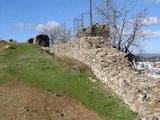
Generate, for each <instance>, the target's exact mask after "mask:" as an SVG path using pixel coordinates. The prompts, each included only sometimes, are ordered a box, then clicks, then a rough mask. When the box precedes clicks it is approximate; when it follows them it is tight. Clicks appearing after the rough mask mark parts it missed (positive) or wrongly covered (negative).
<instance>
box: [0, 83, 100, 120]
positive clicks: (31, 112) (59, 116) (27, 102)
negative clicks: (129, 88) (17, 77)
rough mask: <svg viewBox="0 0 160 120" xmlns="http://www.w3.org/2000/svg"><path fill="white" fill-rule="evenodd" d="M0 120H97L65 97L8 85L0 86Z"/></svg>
mask: <svg viewBox="0 0 160 120" xmlns="http://www.w3.org/2000/svg"><path fill="white" fill-rule="evenodd" d="M0 120H101V119H100V118H99V117H98V115H97V114H96V113H95V112H91V111H89V110H88V109H86V108H84V107H83V106H82V105H81V104H80V103H78V102H77V101H74V100H72V99H70V98H68V97H65V96H61V95H60V94H57V93H54V92H51V91H44V90H41V89H38V88H33V87H28V86H26V85H23V84H22V83H19V82H17V81H12V82H9V83H7V84H3V85H0Z"/></svg>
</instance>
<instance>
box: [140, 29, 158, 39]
mask: <svg viewBox="0 0 160 120" xmlns="http://www.w3.org/2000/svg"><path fill="white" fill-rule="evenodd" d="M143 34H144V35H145V36H146V37H147V38H159V39H160V31H150V30H144V31H143Z"/></svg>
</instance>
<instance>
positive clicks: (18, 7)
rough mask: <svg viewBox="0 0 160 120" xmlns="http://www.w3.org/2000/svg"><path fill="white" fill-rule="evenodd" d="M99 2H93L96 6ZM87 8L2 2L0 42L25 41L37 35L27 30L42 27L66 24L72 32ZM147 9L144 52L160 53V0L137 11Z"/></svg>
mask: <svg viewBox="0 0 160 120" xmlns="http://www.w3.org/2000/svg"><path fill="white" fill-rule="evenodd" d="M99 1H100V0H93V4H94V5H95V4H99ZM88 6H89V0H0V38H13V39H16V40H18V41H25V40H26V39H28V38H30V37H32V36H34V35H36V34H37V31H35V30H33V29H27V28H28V27H27V26H30V27H32V26H38V25H43V24H49V25H50V24H51V25H52V24H54V23H57V24H58V23H59V24H63V23H64V22H65V23H66V25H67V27H69V28H70V29H73V18H74V17H75V16H77V15H79V14H80V13H81V12H82V11H88ZM144 7H145V8H147V11H148V16H149V17H150V18H151V21H150V23H148V26H147V28H146V32H147V34H148V39H147V40H146V42H145V43H144V45H143V48H144V52H147V53H160V13H159V11H160V0H139V5H138V8H139V9H141V8H144ZM135 11H136V10H135ZM18 26H21V27H24V29H20V28H19V27H18Z"/></svg>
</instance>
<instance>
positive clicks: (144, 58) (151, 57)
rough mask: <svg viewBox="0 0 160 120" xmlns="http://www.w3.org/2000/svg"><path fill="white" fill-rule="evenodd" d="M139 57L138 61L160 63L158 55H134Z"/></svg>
mask: <svg viewBox="0 0 160 120" xmlns="http://www.w3.org/2000/svg"><path fill="white" fill-rule="evenodd" d="M135 55H136V56H137V57H139V60H140V61H150V62H158V61H160V54H158V53H157V54H156V53H141V54H135Z"/></svg>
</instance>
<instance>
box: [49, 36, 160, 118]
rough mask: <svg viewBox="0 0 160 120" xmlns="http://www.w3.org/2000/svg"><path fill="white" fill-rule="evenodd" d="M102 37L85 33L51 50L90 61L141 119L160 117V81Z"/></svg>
mask: <svg viewBox="0 0 160 120" xmlns="http://www.w3.org/2000/svg"><path fill="white" fill-rule="evenodd" d="M104 43H105V42H104V39H103V37H82V38H79V39H78V38H77V39H75V40H73V41H72V42H70V43H65V44H57V45H54V46H53V47H51V48H49V52H50V53H51V54H56V55H58V56H67V57H71V58H74V59H77V60H79V61H81V62H83V63H85V64H87V65H88V66H89V67H90V68H91V70H92V71H93V73H94V74H95V75H96V76H97V78H99V79H100V80H102V82H103V83H105V84H106V85H107V86H108V87H110V88H111V89H112V90H113V91H114V92H115V93H116V94H117V95H118V96H119V97H120V98H121V99H122V100H123V101H124V102H125V103H126V104H128V105H129V107H130V109H131V110H133V111H134V112H138V113H139V115H140V116H141V118H142V120H152V119H153V120H159V119H160V89H159V88H160V84H159V86H158V83H159V82H160V81H158V79H153V78H149V77H147V76H145V75H144V74H140V73H139V72H138V71H134V70H132V69H131V68H130V67H129V62H128V60H127V58H125V56H126V54H124V53H121V52H118V51H117V50H116V49H114V48H109V47H106V45H105V44H104Z"/></svg>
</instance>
